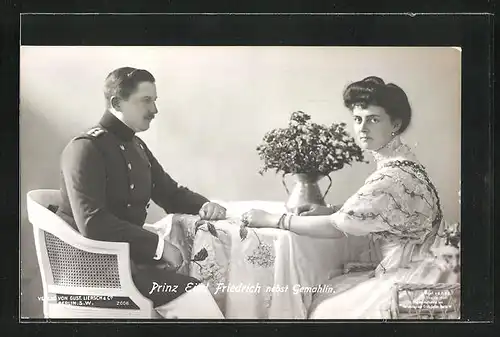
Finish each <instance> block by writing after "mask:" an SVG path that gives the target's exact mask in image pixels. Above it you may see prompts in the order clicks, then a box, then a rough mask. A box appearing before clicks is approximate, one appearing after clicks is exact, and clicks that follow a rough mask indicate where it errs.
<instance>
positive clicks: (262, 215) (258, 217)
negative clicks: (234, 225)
mask: <svg viewBox="0 0 500 337" xmlns="http://www.w3.org/2000/svg"><path fill="white" fill-rule="evenodd" d="M279 218H280V216H279V215H277V214H271V213H269V212H266V211H263V210H260V209H251V210H250V211H248V212H245V213H243V215H242V216H241V221H242V222H243V223H244V224H245V225H247V226H249V227H257V228H259V227H263V228H266V227H268V228H277V227H278V221H279Z"/></svg>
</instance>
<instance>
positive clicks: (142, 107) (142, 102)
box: [116, 82, 158, 132]
mask: <svg viewBox="0 0 500 337" xmlns="http://www.w3.org/2000/svg"><path fill="white" fill-rule="evenodd" d="M156 99H157V96H156V86H155V84H154V83H152V82H141V83H139V84H138V85H137V88H136V90H135V91H134V92H133V93H132V94H131V95H130V96H129V97H128V99H121V100H119V103H118V106H117V107H116V110H118V111H120V112H121V113H122V115H123V119H124V122H125V124H127V125H128V126H129V127H130V128H131V129H132V130H134V131H135V132H141V131H145V130H147V129H149V126H150V124H151V121H152V120H153V118H155V115H156V114H157V113H158V110H157V109H156V103H155V102H156Z"/></svg>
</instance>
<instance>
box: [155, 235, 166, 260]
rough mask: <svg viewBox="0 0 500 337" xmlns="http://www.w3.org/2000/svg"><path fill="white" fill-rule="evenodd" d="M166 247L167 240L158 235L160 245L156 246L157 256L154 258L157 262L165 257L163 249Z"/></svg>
mask: <svg viewBox="0 0 500 337" xmlns="http://www.w3.org/2000/svg"><path fill="white" fill-rule="evenodd" d="M164 247H165V240H164V239H163V237H162V235H158V245H157V246H156V254H155V256H154V259H155V260H161V257H162V256H163V248H164Z"/></svg>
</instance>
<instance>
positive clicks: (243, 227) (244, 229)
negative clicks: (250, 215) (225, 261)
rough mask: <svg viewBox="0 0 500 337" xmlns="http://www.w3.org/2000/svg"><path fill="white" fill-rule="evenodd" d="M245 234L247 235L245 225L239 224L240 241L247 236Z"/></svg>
mask: <svg viewBox="0 0 500 337" xmlns="http://www.w3.org/2000/svg"><path fill="white" fill-rule="evenodd" d="M247 235H248V229H247V228H246V226H245V225H241V226H240V238H241V241H243V240H245V239H246V238H247Z"/></svg>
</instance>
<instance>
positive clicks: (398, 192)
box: [331, 168, 434, 240]
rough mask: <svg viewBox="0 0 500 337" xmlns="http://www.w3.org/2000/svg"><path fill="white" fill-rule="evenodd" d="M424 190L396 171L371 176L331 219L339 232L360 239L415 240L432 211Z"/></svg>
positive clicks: (383, 170) (413, 180)
mask: <svg viewBox="0 0 500 337" xmlns="http://www.w3.org/2000/svg"><path fill="white" fill-rule="evenodd" d="M433 202H434V200H433V199H432V196H431V195H430V194H429V192H428V190H427V189H426V187H425V186H424V185H423V184H421V183H420V182H419V181H418V180H416V179H414V178H413V177H411V176H410V175H409V174H408V173H406V172H405V171H402V170H400V169H399V168H386V169H382V170H378V171H376V172H375V173H373V174H372V175H371V176H370V177H369V178H368V179H367V180H366V182H365V184H364V185H363V186H362V187H361V188H360V189H359V190H358V191H357V192H356V193H355V194H354V195H353V196H351V197H350V198H349V199H348V200H347V201H346V203H345V204H344V205H343V206H342V208H341V209H340V210H339V211H338V212H336V213H335V214H333V215H332V216H331V220H332V223H333V224H334V225H335V226H336V227H337V228H338V229H340V230H341V231H343V232H345V233H347V234H351V235H355V236H362V235H367V234H369V233H377V232H378V233H380V232H384V233H389V234H393V235H397V236H405V237H408V238H413V239H415V240H419V239H420V238H421V237H422V234H424V232H425V227H426V226H425V225H424V224H427V223H429V225H430V222H431V221H430V220H432V219H431V215H432V212H433Z"/></svg>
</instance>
